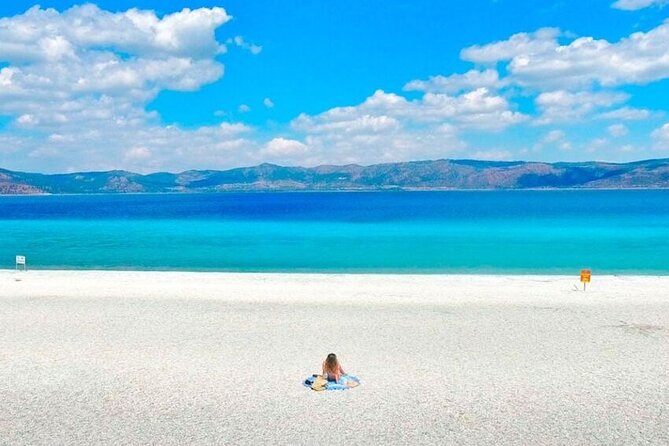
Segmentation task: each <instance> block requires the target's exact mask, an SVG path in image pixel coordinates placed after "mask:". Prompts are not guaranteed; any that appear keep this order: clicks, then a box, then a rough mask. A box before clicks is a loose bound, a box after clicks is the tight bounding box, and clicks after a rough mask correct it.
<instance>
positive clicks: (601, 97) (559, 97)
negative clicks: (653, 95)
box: [535, 90, 628, 125]
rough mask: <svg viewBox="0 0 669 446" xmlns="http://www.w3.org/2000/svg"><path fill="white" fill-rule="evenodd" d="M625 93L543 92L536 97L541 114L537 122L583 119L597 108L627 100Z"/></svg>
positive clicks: (550, 122) (547, 122)
mask: <svg viewBox="0 0 669 446" xmlns="http://www.w3.org/2000/svg"><path fill="white" fill-rule="evenodd" d="M627 98H628V96H627V95H626V94H623V93H613V92H597V93H595V92H578V93H572V92H569V91H566V90H556V91H550V92H546V93H541V94H539V95H538V96H537V98H536V99H535V102H536V105H537V108H538V109H539V110H540V112H541V114H540V115H539V117H538V118H537V119H536V120H535V123H536V124H540V125H542V124H552V123H556V122H570V121H575V120H579V119H582V118H583V117H585V116H588V115H589V114H591V113H592V112H594V111H595V110H599V109H602V108H608V107H611V106H613V105H616V104H618V103H620V102H623V101H625V100H627Z"/></svg>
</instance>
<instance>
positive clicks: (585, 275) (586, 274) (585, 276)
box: [581, 269, 592, 283]
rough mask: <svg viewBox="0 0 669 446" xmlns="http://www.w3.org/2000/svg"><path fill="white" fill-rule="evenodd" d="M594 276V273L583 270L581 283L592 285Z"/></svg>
mask: <svg viewBox="0 0 669 446" xmlns="http://www.w3.org/2000/svg"><path fill="white" fill-rule="evenodd" d="M591 275H592V271H590V270H589V269H582V270H581V282H583V283H590V276H591Z"/></svg>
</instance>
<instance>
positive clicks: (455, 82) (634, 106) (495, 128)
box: [0, 0, 669, 172]
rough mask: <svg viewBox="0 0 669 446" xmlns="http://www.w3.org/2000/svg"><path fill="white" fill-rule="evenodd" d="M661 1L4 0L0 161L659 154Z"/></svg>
mask: <svg viewBox="0 0 669 446" xmlns="http://www.w3.org/2000/svg"><path fill="white" fill-rule="evenodd" d="M665 3H666V2H665V1H664V0H618V1H614V0H608V1H589V2H583V1H554V2H548V1H546V2H542V1H535V2H531V3H528V2H526V1H522V2H521V1H510V0H497V1H491V0H471V1H468V2H443V1H384V2H381V1H369V2H360V1H354V0H347V1H338V2H331V1H326V0H323V1H310V2H297V1H281V0H278V1H263V2H260V1H243V0H238V1H221V2H211V1H208V2H203V1H190V2H183V1H103V0H100V1H97V2H94V3H89V4H87V5H84V6H77V5H80V3H78V2H71V1H43V2H40V6H36V5H35V4H34V3H32V2H22V1H15V2H12V3H11V4H3V5H0V167H4V168H9V169H16V170H31V171H45V172H56V171H58V172H61V171H78V170H106V169H115V168H122V169H129V170H135V171H141V172H147V171H154V170H169V171H180V170H186V169H191V168H215V169H219V168H228V167H235V166H242V165H253V164H258V163H261V162H273V163H278V164H284V165H307V166H311V165H318V164H347V163H360V164H372V163H378V162H392V161H406V160H418V159H436V158H477V159H510V160H511V159H513V160H516V159H523V160H539V161H579V160H590V159H596V160H605V161H616V162H622V161H630V160H637V159H645V158H663V157H669V115H668V114H667V111H668V110H667V107H668V104H667V100H666V99H665V98H667V97H669V23H665V21H666V19H667V17H668V16H669V7H664V6H665ZM528 5H531V6H528ZM184 8H188V9H184Z"/></svg>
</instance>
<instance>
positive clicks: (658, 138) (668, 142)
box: [650, 122, 669, 150]
mask: <svg viewBox="0 0 669 446" xmlns="http://www.w3.org/2000/svg"><path fill="white" fill-rule="evenodd" d="M650 136H651V138H653V141H654V147H655V148H656V149H660V150H669V122H667V123H666V124H664V125H663V126H662V127H659V128H657V129H655V130H653V132H652V133H651V134H650Z"/></svg>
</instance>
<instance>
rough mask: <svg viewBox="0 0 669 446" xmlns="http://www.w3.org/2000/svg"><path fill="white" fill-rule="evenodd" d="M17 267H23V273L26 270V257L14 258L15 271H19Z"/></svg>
mask: <svg viewBox="0 0 669 446" xmlns="http://www.w3.org/2000/svg"><path fill="white" fill-rule="evenodd" d="M19 266H23V271H25V270H26V256H16V269H17V270H18V269H19Z"/></svg>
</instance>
